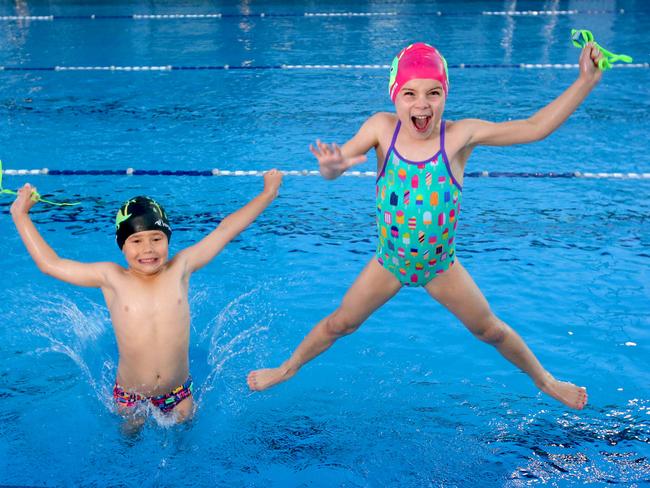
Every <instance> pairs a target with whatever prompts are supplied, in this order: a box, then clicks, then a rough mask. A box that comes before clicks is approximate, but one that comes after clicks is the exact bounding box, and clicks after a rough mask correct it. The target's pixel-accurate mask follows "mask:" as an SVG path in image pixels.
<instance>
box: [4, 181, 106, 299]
mask: <svg viewBox="0 0 650 488" xmlns="http://www.w3.org/2000/svg"><path fill="white" fill-rule="evenodd" d="M35 191H36V188H33V187H32V186H30V185H29V183H26V184H25V186H23V187H22V188H21V189H20V190H18V196H17V197H16V200H15V201H14V203H13V204H12V205H11V217H12V219H13V221H14V224H15V226H16V229H17V230H18V233H19V234H20V237H21V239H22V240H23V243H24V244H25V247H26V248H27V251H28V252H29V254H30V255H31V257H32V259H33V260H34V262H35V263H36V265H37V266H38V269H40V270H41V271H42V272H43V273H45V274H47V275H50V276H52V277H54V278H57V279H59V280H62V281H65V282H67V283H71V284H73V285H78V286H89V287H95V288H98V287H101V286H102V285H103V284H104V283H105V281H106V280H105V276H106V268H107V265H108V263H80V262H78V261H72V260H70V259H62V258H60V257H59V256H58V255H57V254H56V252H54V250H53V249H52V248H51V247H50V246H49V244H48V243H47V242H45V239H43V237H42V236H41V234H40V232H38V230H37V229H36V226H35V225H34V223H33V222H32V219H31V218H30V216H29V211H30V209H31V208H32V207H33V206H34V204H35V203H36V202H35V201H34V200H32V194H33V192H35Z"/></svg>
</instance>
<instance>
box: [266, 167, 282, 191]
mask: <svg viewBox="0 0 650 488" xmlns="http://www.w3.org/2000/svg"><path fill="white" fill-rule="evenodd" d="M281 184H282V172H281V171H278V170H277V169H275V168H274V169H271V170H269V171H267V172H266V173H264V193H267V194H268V195H270V196H271V198H275V197H277V196H278V189H279V188H280V185H281Z"/></svg>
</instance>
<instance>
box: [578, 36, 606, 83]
mask: <svg viewBox="0 0 650 488" xmlns="http://www.w3.org/2000/svg"><path fill="white" fill-rule="evenodd" d="M602 57H603V53H601V52H600V50H599V49H598V48H597V47H596V46H595V45H594V43H593V42H590V43H588V44H587V45H586V46H585V47H584V48H583V49H582V52H581V53H580V60H579V61H578V64H579V66H580V76H581V77H583V78H584V79H585V80H587V81H588V82H591V83H598V82H599V81H600V78H601V77H602V76H603V72H602V70H601V69H600V68H599V67H598V61H600V59H601V58H602Z"/></svg>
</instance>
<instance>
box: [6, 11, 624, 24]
mask: <svg viewBox="0 0 650 488" xmlns="http://www.w3.org/2000/svg"><path fill="white" fill-rule="evenodd" d="M634 12H635V11H631V13H634ZM625 13H627V12H626V11H625V9H622V8H621V9H616V10H594V9H588V10H577V9H570V10H495V11H490V10H483V11H476V12H470V11H465V12H462V11H459V12H443V11H441V10H434V11H428V12H396V11H389V12H350V11H348V12H300V13H281V12H275V13H274V12H259V13H221V12H214V13H204V14H186V13H176V14H116V15H101V14H99V15H98V14H86V15H0V21H2V20H4V21H19V22H25V21H46V22H51V21H54V20H197V19H199V20H200V19H228V18H261V19H263V18H267V17H269V18H274V17H276V18H277V17H280V18H282V17H307V18H354V17H358V18H368V17H413V16H418V17H421V16H427V17H431V16H437V17H442V16H450V17H467V16H502V17H537V16H566V15H605V14H625Z"/></svg>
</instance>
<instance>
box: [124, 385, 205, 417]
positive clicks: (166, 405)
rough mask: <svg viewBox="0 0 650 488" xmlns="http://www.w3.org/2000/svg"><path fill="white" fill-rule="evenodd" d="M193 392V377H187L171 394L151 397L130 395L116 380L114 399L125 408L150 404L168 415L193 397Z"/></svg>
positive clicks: (136, 394) (137, 394)
mask: <svg viewBox="0 0 650 488" xmlns="http://www.w3.org/2000/svg"><path fill="white" fill-rule="evenodd" d="M193 392H194V382H193V381H192V377H191V376H188V377H187V380H185V383H183V384H182V385H180V386H178V387H176V388H174V389H173V390H172V391H170V392H169V393H167V394H165V395H158V396H151V397H148V396H144V395H140V394H139V393H129V392H127V391H124V388H122V387H121V386H120V385H119V384H118V383H117V380H115V386H114V387H113V399H114V400H115V402H116V403H118V404H120V405H121V406H123V407H135V406H136V405H138V404H140V403H143V402H150V403H151V404H153V405H154V406H156V407H158V408H159V409H160V410H161V411H162V412H164V413H168V412H171V411H172V410H173V409H174V408H175V407H176V405H178V404H179V403H180V402H181V401H182V400H184V399H185V398H187V397H189V396H191V395H192V393H193Z"/></svg>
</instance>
